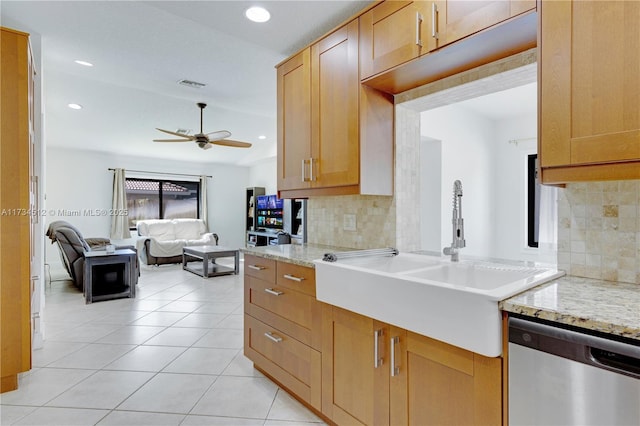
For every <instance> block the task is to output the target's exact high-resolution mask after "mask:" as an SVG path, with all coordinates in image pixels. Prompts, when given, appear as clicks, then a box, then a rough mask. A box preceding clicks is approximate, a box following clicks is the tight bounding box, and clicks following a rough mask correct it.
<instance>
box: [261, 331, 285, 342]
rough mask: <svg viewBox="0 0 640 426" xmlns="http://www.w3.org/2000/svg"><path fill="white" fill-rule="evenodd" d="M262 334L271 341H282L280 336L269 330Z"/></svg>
mask: <svg viewBox="0 0 640 426" xmlns="http://www.w3.org/2000/svg"><path fill="white" fill-rule="evenodd" d="M264 336H265V337H266V338H267V339H269V340H271V341H272V342H276V343H280V342H282V337H280V336H276V335H275V334H273V333H272V332H270V331H267V332H266V333H264Z"/></svg>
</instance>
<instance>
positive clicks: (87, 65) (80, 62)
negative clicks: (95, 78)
mask: <svg viewBox="0 0 640 426" xmlns="http://www.w3.org/2000/svg"><path fill="white" fill-rule="evenodd" d="M73 62H75V63H76V64H78V65H84V66H85V67H92V66H93V64H92V63H91V62H87V61H81V60H76V61H73Z"/></svg>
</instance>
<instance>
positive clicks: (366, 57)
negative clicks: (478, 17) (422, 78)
mask: <svg viewBox="0 0 640 426" xmlns="http://www.w3.org/2000/svg"><path fill="white" fill-rule="evenodd" d="M445 13H446V2H445V1H434V2H421V1H417V2H412V1H386V2H384V3H381V4H379V5H378V6H376V7H374V8H373V9H371V10H369V11H368V12H366V13H364V14H363V15H361V16H360V31H361V35H360V66H361V69H360V78H361V79H363V80H364V79H366V78H368V77H371V76H373V75H375V74H378V73H380V72H383V71H386V70H388V69H391V68H393V67H395V66H397V65H400V64H403V63H405V62H407V61H410V60H411V59H414V58H417V57H418V56H420V55H422V54H424V53H427V52H429V51H432V50H434V49H436V48H438V47H440V45H441V43H442V41H441V40H444V34H443V31H442V30H443V28H441V26H440V25H438V24H439V22H444V21H445V19H444V18H445V16H444V15H445Z"/></svg>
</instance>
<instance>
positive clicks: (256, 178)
mask: <svg viewBox="0 0 640 426" xmlns="http://www.w3.org/2000/svg"><path fill="white" fill-rule="evenodd" d="M248 186H250V187H253V186H257V187H262V188H264V190H265V194H275V193H277V192H278V163H277V158H276V157H272V158H268V159H266V160H264V161H261V162H260V163H257V164H254V165H253V166H251V168H250V169H249V185H248Z"/></svg>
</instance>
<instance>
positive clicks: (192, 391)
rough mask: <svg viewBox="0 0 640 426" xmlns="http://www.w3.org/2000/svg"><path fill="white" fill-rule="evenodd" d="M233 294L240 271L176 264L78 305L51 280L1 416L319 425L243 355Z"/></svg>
mask: <svg viewBox="0 0 640 426" xmlns="http://www.w3.org/2000/svg"><path fill="white" fill-rule="evenodd" d="M54 280H55V277H54ZM242 298H243V281H242V271H241V273H240V274H239V275H228V276H221V277H214V278H209V279H203V278H200V277H198V276H197V275H194V274H192V273H190V272H186V271H183V270H182V268H181V266H180V265H163V266H160V267H154V266H146V265H142V271H141V276H140V279H139V282H138V287H137V297H136V298H135V299H118V300H110V301H103V302H97V303H93V304H89V305H86V304H85V303H84V298H83V296H82V294H81V293H80V292H79V291H78V290H77V289H76V288H75V287H74V286H73V285H72V284H71V282H70V281H64V280H62V281H54V282H52V283H51V285H50V286H49V285H47V287H46V310H45V321H46V341H45V344H44V347H43V348H42V349H37V350H35V351H34V352H33V369H32V370H31V371H29V372H27V373H24V374H22V375H21V376H20V377H19V388H18V390H16V391H13V392H7V393H4V394H2V395H0V424H2V425H265V426H276V425H313V426H317V425H318V424H323V422H322V420H321V419H320V418H318V417H317V416H316V415H314V414H313V413H312V412H310V411H309V410H307V409H306V408H305V407H304V406H302V405H301V404H300V403H299V402H298V401H296V400H295V399H293V398H292V397H291V396H289V395H288V394H287V393H286V392H285V391H283V390H282V389H279V388H278V386H276V385H275V384H274V383H273V382H271V381H270V380H269V379H267V378H265V377H264V376H263V375H262V374H261V373H260V372H258V371H257V370H255V369H253V365H252V363H251V362H250V361H249V360H248V359H247V358H245V357H244V355H243V354H242V345H243V336H242V333H243V330H242V326H243V321H242V319H243V316H242V312H243V306H242Z"/></svg>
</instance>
